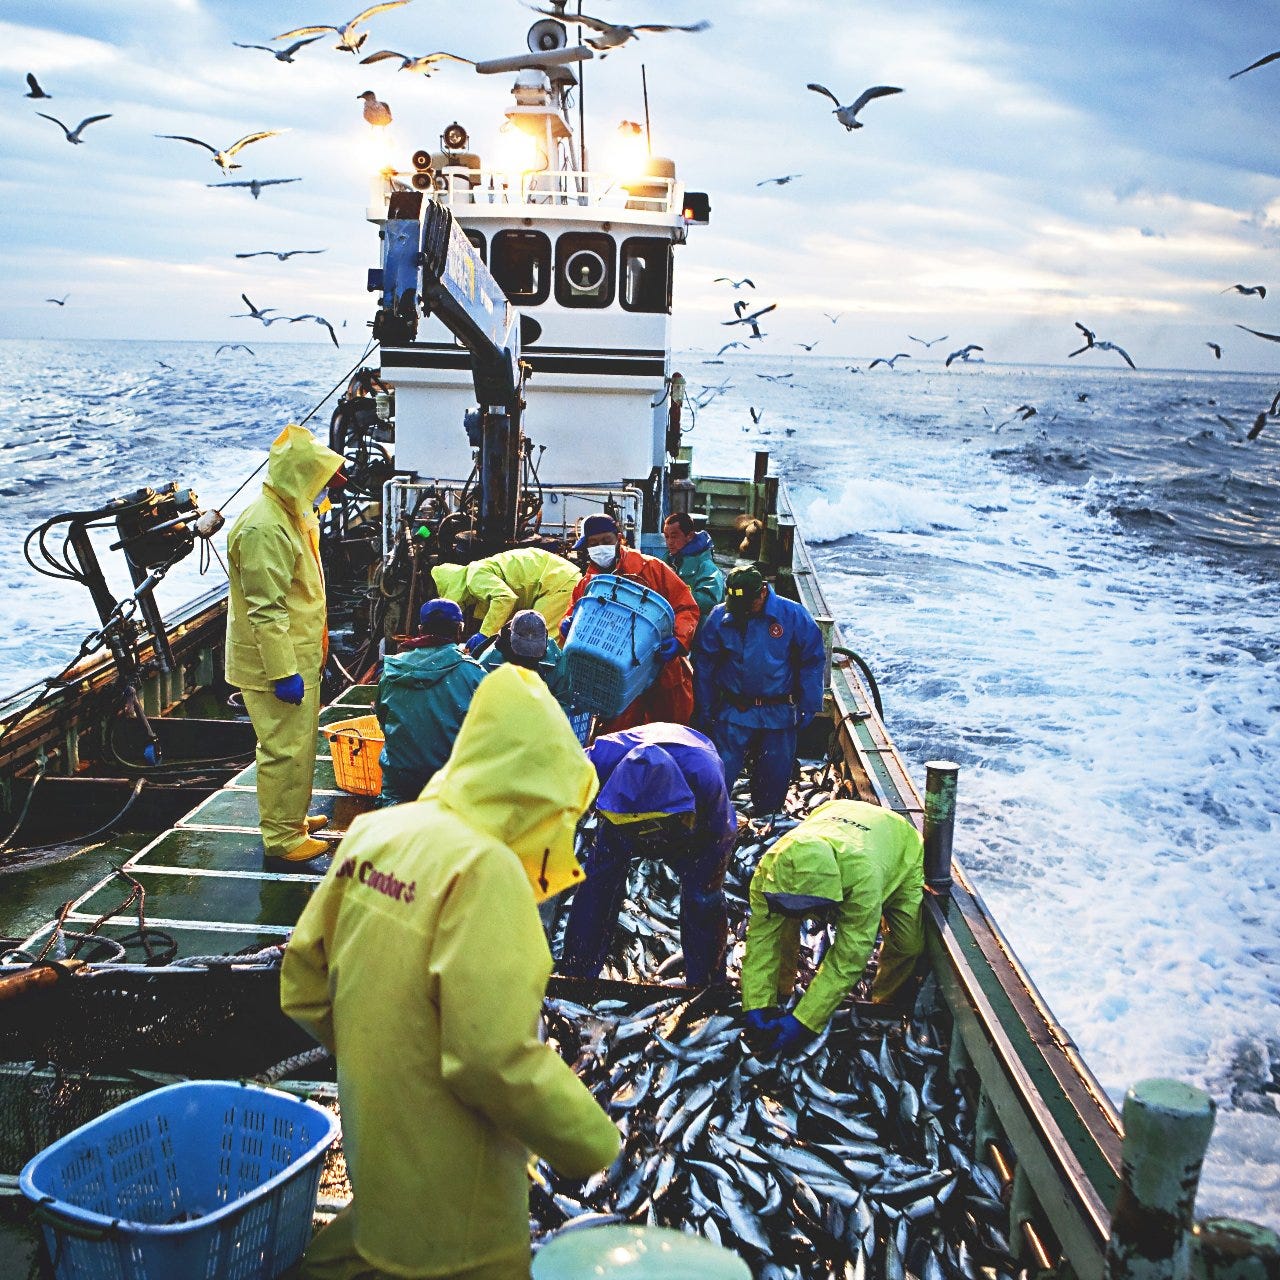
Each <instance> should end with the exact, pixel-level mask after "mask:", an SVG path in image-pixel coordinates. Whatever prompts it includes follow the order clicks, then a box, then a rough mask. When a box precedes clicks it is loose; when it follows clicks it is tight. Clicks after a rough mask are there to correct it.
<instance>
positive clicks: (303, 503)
mask: <svg viewBox="0 0 1280 1280" xmlns="http://www.w3.org/2000/svg"><path fill="white" fill-rule="evenodd" d="M341 466H342V455H341V454H338V453H334V451H333V450H332V449H330V448H329V447H328V446H327V445H323V444H321V443H320V441H319V440H317V439H316V438H315V436H313V435H312V434H311V432H310V431H308V430H307V429H306V427H296V426H293V425H292V424H290V425H289V426H287V427H285V429H284V430H283V431H282V432H281V433H280V434H279V435H278V436H277V437H276V438H275V440H274V441H272V444H271V456H270V457H269V458H268V460H267V481H266V483H267V487H268V488H270V489H271V491H272V492H273V493H274V494H275V495H276V497H278V498H279V499H280V500H281V501H282V502H283V503H284V504H285V506H286V507H288V508H289V510H290V511H292V512H293V513H294V514H295V515H299V516H307V515H309V514H310V512H311V504H312V503H313V502H314V501H315V499H316V495H317V494H318V493H319V492H320V490H321V489H323V488H324V486H325V482H326V481H327V480H328V479H329V478H330V476H332V475H333V473H334V472H335V471H337V470H338V469H339V468H340V467H341Z"/></svg>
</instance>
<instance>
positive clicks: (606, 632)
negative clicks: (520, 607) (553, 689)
mask: <svg viewBox="0 0 1280 1280" xmlns="http://www.w3.org/2000/svg"><path fill="white" fill-rule="evenodd" d="M675 625H676V615H675V610H673V609H672V607H671V606H670V605H669V604H668V603H667V601H666V600H664V599H663V598H662V596H660V595H659V594H658V593H657V592H656V591H652V590H650V588H648V587H646V586H645V585H644V584H643V583H640V582H635V581H633V580H632V579H630V578H619V577H617V576H616V575H615V574H612V573H600V574H596V575H595V576H594V577H592V579H591V581H590V582H589V583H588V584H587V588H586V591H585V592H584V593H583V595H582V598H581V599H580V600H579V601H578V603H577V604H576V605H575V606H574V610H573V625H572V626H571V627H570V628H569V636H568V638H567V639H566V641H565V646H564V655H565V662H566V663H567V665H568V668H569V686H570V688H571V689H572V690H573V701H574V705H575V707H579V708H585V709H587V710H590V711H593V712H595V714H596V715H598V716H603V717H604V718H605V719H609V718H610V717H612V716H616V715H617V714H618V713H619V712H620V711H622V710H623V709H624V708H625V707H627V706H629V705H630V704H631V703H632V702H634V701H635V699H636V698H637V697H639V696H640V694H642V693H643V692H644V691H645V690H646V689H647V688H648V687H649V686H650V685H651V684H652V683H653V682H654V680H655V679H656V678H657V675H658V671H659V669H660V668H661V665H662V664H661V662H660V660H659V658H658V646H659V645H660V644H661V643H662V642H663V641H664V640H666V639H667V638H668V637H669V636H671V635H672V634H673V633H674V632H675Z"/></svg>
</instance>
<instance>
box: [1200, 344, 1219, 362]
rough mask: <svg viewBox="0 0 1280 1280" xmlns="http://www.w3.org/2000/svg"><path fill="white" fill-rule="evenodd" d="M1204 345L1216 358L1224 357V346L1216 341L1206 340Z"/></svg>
mask: <svg viewBox="0 0 1280 1280" xmlns="http://www.w3.org/2000/svg"><path fill="white" fill-rule="evenodd" d="M1204 345H1205V346H1206V347H1208V348H1209V350H1210V351H1212V352H1213V358H1214V359H1215V360H1221V359H1222V348H1221V347H1220V346H1219V345H1218V344H1217V343H1216V342H1206V343H1205V344H1204Z"/></svg>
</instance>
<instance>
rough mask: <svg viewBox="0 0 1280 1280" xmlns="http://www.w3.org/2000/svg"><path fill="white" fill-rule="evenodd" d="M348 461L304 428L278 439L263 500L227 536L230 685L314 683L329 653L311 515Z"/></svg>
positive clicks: (260, 687)
mask: <svg viewBox="0 0 1280 1280" xmlns="http://www.w3.org/2000/svg"><path fill="white" fill-rule="evenodd" d="M341 466H342V458H341V456H340V455H339V454H336V453H334V451H333V450H332V449H329V448H326V447H325V446H324V445H322V444H321V443H320V442H319V441H318V440H317V439H316V438H315V437H314V436H313V435H312V434H311V432H310V431H307V430H306V429H305V428H304V427H295V426H288V427H285V429H284V430H283V431H282V432H281V433H280V434H279V436H277V437H276V440H275V442H274V443H273V444H272V446H271V455H270V457H269V459H268V461H267V479H266V481H265V482H264V484H263V486H262V495H261V496H260V497H259V498H258V499H257V500H256V501H254V502H252V503H250V504H249V506H247V507H246V508H245V509H244V510H243V511H242V512H241V513H240V516H239V518H238V519H237V520H236V522H235V524H233V525H232V526H231V532H230V533H229V534H227V567H228V570H229V573H228V576H229V577H230V579H231V590H230V603H229V607H228V610H227V650H226V674H227V682H228V683H229V684H233V685H235V686H236V688H238V689H255V690H258V691H260V692H266V691H268V690H270V689H271V688H272V687H273V686H274V684H275V682H276V681H277V680H283V679H284V678H285V676H292V675H301V676H302V677H303V679H304V680H307V681H313V680H315V679H316V677H317V676H318V675H319V673H320V668H321V667H322V666H323V665H324V660H325V656H326V653H327V649H328V637H329V631H328V618H327V615H326V612H325V598H324V573H323V571H322V570H321V568H320V526H319V523H318V521H317V520H316V516H315V512H314V511H313V510H312V509H311V504H312V502H314V500H315V498H316V495H317V494H318V493H319V492H320V490H321V489H323V488H324V485H325V482H326V481H327V480H329V479H330V477H332V475H333V473H334V472H335V471H337V470H338V469H339V468H340V467H341Z"/></svg>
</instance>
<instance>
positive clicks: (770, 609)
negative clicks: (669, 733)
mask: <svg viewBox="0 0 1280 1280" xmlns="http://www.w3.org/2000/svg"><path fill="white" fill-rule="evenodd" d="M825 665H826V653H825V650H824V649H823V645H822V632H821V631H819V630H818V624H817V623H816V622H814V620H813V619H812V618H811V617H810V616H809V611H808V610H807V609H806V608H805V607H804V606H803V605H800V604H796V603H795V601H793V600H787V599H784V598H783V597H782V596H780V595H778V594H777V592H775V591H774V589H773V588H772V587H770V588H769V594H768V597H767V599H766V600H765V603H764V609H763V610H762V611H761V612H760V613H759V614H757V615H755V616H754V617H751V618H748V619H747V620H746V621H745V622H737V621H735V620H734V619H733V618H732V617H731V616H730V614H729V611H728V610H727V609H726V608H725V607H724V605H722V604H721V605H717V606H716V607H715V609H713V610H712V612H711V616H710V617H709V618H708V619H707V620H706V622H705V624H704V625H703V628H702V634H701V635H700V636H699V638H698V648H697V658H696V661H695V662H694V672H693V678H694V700H695V705H696V706H697V709H698V710H697V713H698V715H699V717H701V718H702V722H704V723H706V724H713V723H715V721H717V720H720V719H725V720H728V721H730V722H731V723H733V724H741V725H748V726H750V727H752V728H757V729H785V728H787V727H788V726H790V725H793V724H796V723H798V721H799V719H800V717H801V716H803V717H809V716H815V715H817V714H818V712H820V711H821V710H822V698H823V692H824V690H823V684H824V676H825V670H824V668H825ZM788 695H789V696H790V697H791V702H789V703H788V702H773V703H771V704H770V705H766V706H759V707H757V706H747V707H738V706H735V705H734V704H735V702H750V701H752V700H754V699H756V698H769V699H779V698H784V697H786V696H788Z"/></svg>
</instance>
